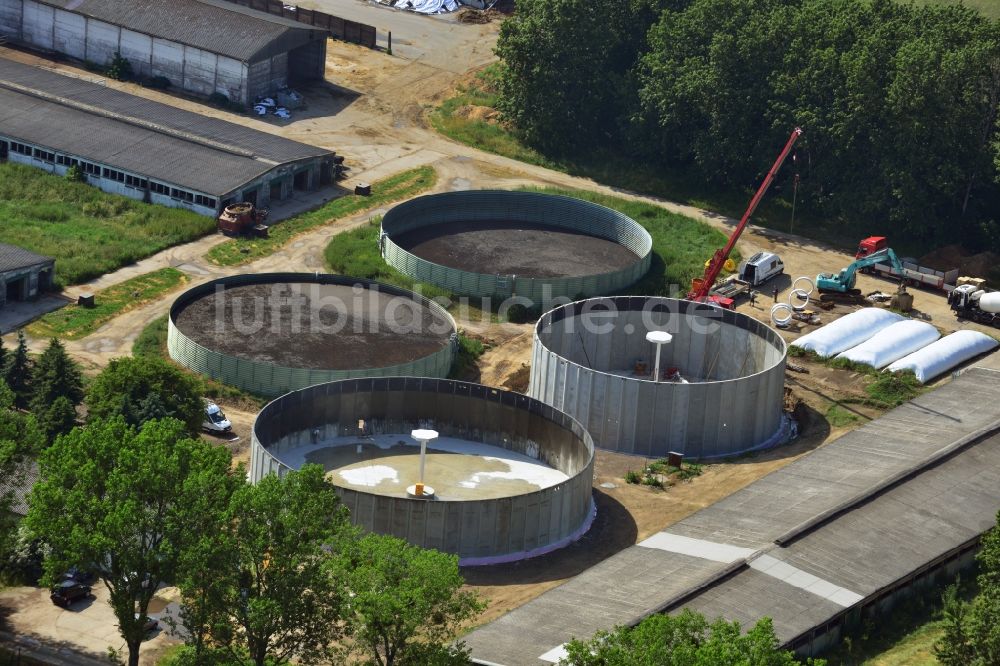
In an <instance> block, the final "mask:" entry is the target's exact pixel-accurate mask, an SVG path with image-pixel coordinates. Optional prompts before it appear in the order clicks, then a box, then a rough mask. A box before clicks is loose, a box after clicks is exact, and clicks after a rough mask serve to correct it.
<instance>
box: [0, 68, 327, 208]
mask: <svg viewBox="0 0 1000 666" xmlns="http://www.w3.org/2000/svg"><path fill="white" fill-rule="evenodd" d="M333 157H334V153H333V152H332V151H330V150H326V149H323V148H317V147H314V146H309V145H306V144H303V143H298V142H296V141H291V140H288V139H285V138H282V137H279V136H275V135H273V134H268V133H266V132H261V131H258V130H254V129H250V128H248V127H244V126H241V125H236V124H234V123H230V122H227V121H224V120H219V119H215V118H206V117H205V116H202V115H200V114H197V113H192V112H190V111H184V110H182V109H178V108H175V107H172V106H167V105H165V104H161V103H159V102H154V101H151V100H148V99H145V98H142V97H137V96H135V95H130V94H128V93H125V92H122V91H119V90H113V89H109V88H106V87H104V86H101V85H98V84H96V83H92V82H90V81H86V80H83V79H79V78H75V77H70V76H64V75H61V74H56V73H54V72H51V71H48V70H44V69H39V68H36V67H31V66H29V65H24V64H21V63H18V62H14V61H11V60H7V59H4V58H0V161H2V160H4V159H8V160H10V161H11V162H19V163H23V164H29V165H32V166H36V167H39V168H42V169H45V170H47V171H50V172H53V173H57V174H64V173H65V172H66V171H67V170H68V169H70V168H71V167H73V166H76V167H78V168H79V169H80V170H81V171H83V173H84V174H85V177H86V179H87V181H88V182H89V183H90V184H91V185H95V186H97V187H100V188H101V189H102V190H104V191H106V192H113V193H116V194H123V195H125V196H129V197H132V198H134V199H139V200H143V201H147V202H150V203H159V204H163V205H167V206H172V207H177V208H188V209H190V210H193V211H195V212H197V213H201V214H203V215H216V214H217V213H218V212H219V211H220V210H221V208H222V207H223V206H225V205H228V204H230V203H236V202H239V201H251V202H253V203H255V204H257V205H260V206H265V205H269V204H270V203H271V202H272V201H273V200H282V199H286V198H288V197H290V196H292V194H293V192H294V191H295V190H300V191H305V190H315V189H316V188H318V187H320V186H323V185H327V184H331V183H332V182H333V174H334V171H333V169H334V167H333Z"/></svg>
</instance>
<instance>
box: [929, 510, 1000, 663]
mask: <svg viewBox="0 0 1000 666" xmlns="http://www.w3.org/2000/svg"><path fill="white" fill-rule="evenodd" d="M981 545H982V548H981V550H980V551H979V553H978V555H976V559H977V560H978V562H979V576H978V577H977V579H976V582H977V583H978V584H979V594H978V595H977V596H976V597H975V598H974V599H973V600H972V601H971V602H968V601H964V600H962V598H961V597H960V596H959V594H958V586H957V585H955V586H953V587H950V588H948V590H947V591H946V592H945V594H944V625H945V632H944V636H943V637H942V638H941V640H939V641H938V642H937V644H936V645H935V646H934V654H935V656H937V658H938V661H939V662H941V664H943V666H994V665H995V664H1000V514H997V526H996V527H994V528H993V529H992V530H990V531H989V532H988V533H987V534H986V536H985V537H983V540H982V544H981Z"/></svg>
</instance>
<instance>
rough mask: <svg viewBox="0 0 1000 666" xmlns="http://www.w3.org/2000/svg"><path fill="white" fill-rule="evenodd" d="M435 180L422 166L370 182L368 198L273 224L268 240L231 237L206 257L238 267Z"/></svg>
mask: <svg viewBox="0 0 1000 666" xmlns="http://www.w3.org/2000/svg"><path fill="white" fill-rule="evenodd" d="M436 180H437V174H435V172H434V169H433V167H429V166H423V167H418V168H416V169H410V170H409V171H403V172H401V173H397V174H395V175H393V176H390V177H388V178H386V179H384V180H380V181H378V182H376V183H373V184H372V194H371V196H368V197H363V196H358V195H355V194H348V195H346V196H343V197H340V198H339V199H334V200H333V201H331V202H329V203H328V204H326V205H325V206H323V207H322V208H318V209H316V210H314V211H310V212H308V213H303V214H302V215H298V216H296V217H293V218H291V219H288V220H285V221H284V222H281V223H280V224H276V225H274V226H273V227H271V229H270V234H269V236H268V238H234V239H232V240H228V241H226V242H225V243H221V244H220V245H216V246H215V247H214V248H212V249H211V250H210V251H209V252H208V253H207V254H206V255H205V257H206V258H207V259H208V260H209V261H211V262H212V263H213V264H218V265H219V266H239V265H241V264H245V263H248V262H250V261H253V260H254V259H259V258H261V257H265V256H267V255H269V254H271V253H273V252H276V251H278V250H279V249H281V248H282V247H283V246H284V245H285V244H286V243H287V242H288V241H290V240H291V239H292V238H294V237H295V236H298V235H299V234H301V233H305V232H306V231H309V230H310V229H314V228H316V227H318V226H320V225H323V224H328V223H330V222H334V221H335V220H339V219H341V218H344V217H347V216H348V215H354V214H355V213H360V212H362V211H365V210H370V209H372V208H377V207H379V206H382V205H384V204H387V203H392V202H393V201H399V200H401V199H408V198H410V197H412V196H414V195H416V194H419V193H420V192H423V191H424V190H428V189H430V188H431V187H433V186H434V183H435V182H436Z"/></svg>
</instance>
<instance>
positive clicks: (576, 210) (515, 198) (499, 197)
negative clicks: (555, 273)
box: [379, 190, 653, 305]
mask: <svg viewBox="0 0 1000 666" xmlns="http://www.w3.org/2000/svg"><path fill="white" fill-rule="evenodd" d="M494 220H509V221H524V222H535V223H540V224H548V225H552V226H557V227H563V228H567V229H572V230H574V231H580V232H583V233H586V234H589V235H591V236H597V237H599V238H605V239H607V240H612V241H615V242H616V243H619V244H621V245H623V246H625V247H627V248H628V249H630V250H631V251H632V252H634V253H635V254H636V256H637V257H638V258H637V259H636V262H635V263H634V264H632V265H631V266H627V267H625V268H623V269H621V270H618V271H613V272H610V273H600V274H594V275H585V276H579V277H565V278H558V277H554V278H553V277H547V278H530V277H517V276H507V275H495V274H489V273H472V272H469V271H463V270H459V269H457V268H451V267H448V266H443V265H441V264H435V263H431V262H429V261H426V260H424V259H421V258H420V257H417V256H416V255H414V254H411V253H410V252H408V251H407V250H405V249H403V248H401V247H400V246H399V245H397V244H396V243H395V242H393V236H397V235H399V234H403V233H405V232H407V231H412V230H414V229H419V228H422V227H427V226H432V225H435V224H442V223H448V222H456V221H463V222H476V221H494ZM379 242H380V243H381V245H382V248H381V249H382V257H383V258H384V259H385V261H386V263H388V264H389V265H390V266H392V267H393V268H395V269H396V270H398V271H400V272H401V273H403V274H404V275H408V276H409V277H412V278H413V279H415V280H417V281H419V282H425V283H427V284H433V285H435V286H438V287H441V288H442V289H447V290H448V291H450V292H452V293H454V294H459V295H463V296H475V297H480V298H485V297H501V298H506V297H509V296H512V295H517V296H521V297H523V298H527V299H530V300H531V301H532V302H533V303H535V304H538V305H541V304H543V303H544V302H545V301H546V300H547V299H552V298H573V297H577V296H580V295H583V296H600V295H604V294H611V293H614V292H617V291H621V290H622V289H624V288H625V287H627V286H628V285H630V284H632V283H634V282H636V281H637V280H638V279H639V278H641V277H642V276H643V275H645V274H646V272H647V271H648V270H649V265H650V262H651V260H652V250H653V241H652V238H650V236H649V233H648V232H647V231H646V230H645V229H644V228H643V227H642V225H640V224H639V223H638V222H636V221H635V220H633V219H632V218H630V217H628V216H627V215H624V214H622V213H619V212H618V211H615V210H612V209H610V208H606V207H604V206H600V205H598V204H595V203H591V202H589V201H582V200H580V199H574V198H572V197H564V196H558V195H551V194H539V193H536V192H510V191H506V190H473V191H467V192H447V193H444V194H431V195H426V196H422V197H417V198H416V199H411V200H410V201H407V202H405V203H402V204H399V205H398V206H396V207H395V208H393V209H392V210H390V211H389V212H388V213H386V215H385V217H384V218H382V235H381V238H380V241H379Z"/></svg>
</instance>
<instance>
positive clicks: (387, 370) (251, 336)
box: [167, 273, 457, 396]
mask: <svg viewBox="0 0 1000 666" xmlns="http://www.w3.org/2000/svg"><path fill="white" fill-rule="evenodd" d="M456 346H457V331H456V327H455V321H454V319H452V317H451V315H450V314H448V312H447V311H446V310H445V309H444V308H442V307H441V306H440V305H438V304H437V303H435V302H433V301H431V300H428V299H426V298H424V297H422V296H419V295H417V294H415V293H413V292H411V291H408V290H406V289H400V288H399V287H394V286H391V285H386V284H382V283H379V282H373V281H371V280H362V279H358V278H351V277H346V276H342V275H328V274H324V273H256V274H244V275H235V276H232V277H225V278H220V279H218V280H213V281H211V282H207V283H205V284H202V285H198V286H197V287H194V288H192V289H189V290H188V291H186V292H184V293H183V294H181V295H180V296H179V297H178V298H177V300H175V301H174V303H173V305H172V306H171V308H170V317H169V322H168V329H167V349H168V351H169V353H170V358H172V359H173V360H175V361H177V362H178V363H180V364H181V365H183V366H185V367H187V368H189V369H191V370H194V371H195V372H199V373H201V374H204V375H207V376H209V377H211V378H213V379H217V380H218V381H220V382H223V383H225V384H229V385H230V386H235V387H238V388H241V389H243V390H246V391H250V392H252V393H257V394H259V395H265V396H276V395H281V394H283V393H287V392H288V391H293V390H296V389H300V388H304V387H306V386H312V385H313V384H319V383H322V382H329V381H334V380H338V379H348V378H351V377H395V376H415V377H445V376H447V375H448V373H449V371H450V370H451V364H452V360H453V358H454V355H455V349H456Z"/></svg>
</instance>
